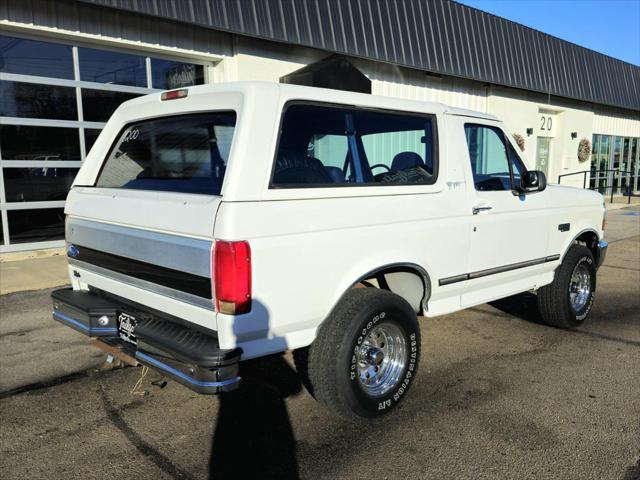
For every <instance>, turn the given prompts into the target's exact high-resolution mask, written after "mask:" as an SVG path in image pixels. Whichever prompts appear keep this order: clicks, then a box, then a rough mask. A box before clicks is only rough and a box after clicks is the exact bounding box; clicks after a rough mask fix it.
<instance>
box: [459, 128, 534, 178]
mask: <svg viewBox="0 0 640 480" xmlns="http://www.w3.org/2000/svg"><path fill="white" fill-rule="evenodd" d="M464 130H465V135H466V137H467V146H468V148H469V159H470V160H471V172H472V173H473V181H474V183H475V186H476V190H479V191H487V190H511V188H512V187H511V174H510V171H509V168H510V167H509V162H510V161H511V162H514V161H515V158H516V157H517V154H516V153H515V151H514V150H513V147H511V150H509V149H508V147H507V145H509V144H508V143H505V141H504V137H503V133H502V131H501V130H500V129H498V128H496V127H489V126H486V125H474V124H466V125H465V126H464ZM509 146H510V145H509ZM515 165H516V167H515V168H514V169H513V174H514V188H517V187H518V186H519V185H518V182H519V178H520V174H521V173H522V171H524V166H523V165H518V163H517V161H516V164H515Z"/></svg>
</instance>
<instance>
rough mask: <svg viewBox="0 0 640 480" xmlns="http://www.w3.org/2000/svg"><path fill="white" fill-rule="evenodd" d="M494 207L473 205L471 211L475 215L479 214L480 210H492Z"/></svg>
mask: <svg viewBox="0 0 640 480" xmlns="http://www.w3.org/2000/svg"><path fill="white" fill-rule="evenodd" d="M492 208H493V207H490V206H489V205H482V206H477V207H473V208H472V209H471V212H472V213H473V214H474V215H477V214H479V213H480V212H484V211H487V210H491V209H492Z"/></svg>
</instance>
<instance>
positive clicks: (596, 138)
mask: <svg viewBox="0 0 640 480" xmlns="http://www.w3.org/2000/svg"><path fill="white" fill-rule="evenodd" d="M591 138H592V141H591V172H590V174H589V188H590V189H591V190H595V189H596V185H597V184H598V160H600V156H599V155H598V148H599V147H600V135H596V134H594V135H593V137H591Z"/></svg>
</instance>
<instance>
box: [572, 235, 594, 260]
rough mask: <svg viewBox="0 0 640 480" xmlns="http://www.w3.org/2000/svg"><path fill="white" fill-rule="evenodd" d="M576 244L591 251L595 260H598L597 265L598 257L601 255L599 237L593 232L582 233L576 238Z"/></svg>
mask: <svg viewBox="0 0 640 480" xmlns="http://www.w3.org/2000/svg"><path fill="white" fill-rule="evenodd" d="M574 242H575V243H580V244H582V245H584V246H585V247H587V248H588V249H589V250H591V253H592V254H593V258H594V259H595V260H596V265H597V262H598V256H599V255H600V251H599V250H598V235H597V234H596V233H595V232H593V231H586V232H582V233H581V234H580V235H578V236H577V237H576V239H575V240H574Z"/></svg>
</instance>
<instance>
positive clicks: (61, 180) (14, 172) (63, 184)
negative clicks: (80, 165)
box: [2, 166, 78, 202]
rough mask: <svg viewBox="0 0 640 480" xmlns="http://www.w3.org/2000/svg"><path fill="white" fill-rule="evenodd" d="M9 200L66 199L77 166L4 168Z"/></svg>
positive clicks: (5, 185)
mask: <svg viewBox="0 0 640 480" xmlns="http://www.w3.org/2000/svg"><path fill="white" fill-rule="evenodd" d="M2 173H3V175H4V189H5V194H6V197H7V202H45V201H49V200H65V199H66V198H67V193H68V192H69V188H71V184H72V183H73V179H74V178H75V176H76V174H77V173H78V169H77V168H51V167H47V166H44V167H37V168H4V169H3V172H2Z"/></svg>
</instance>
